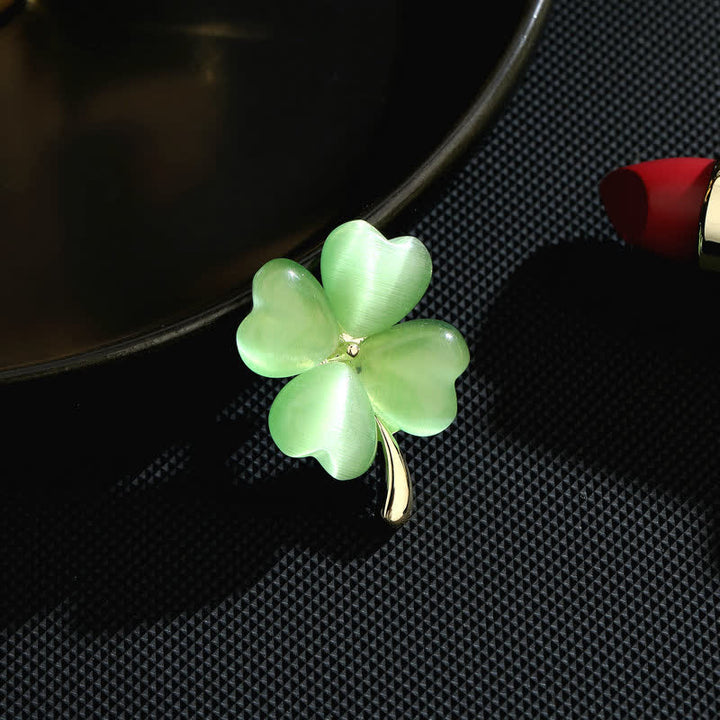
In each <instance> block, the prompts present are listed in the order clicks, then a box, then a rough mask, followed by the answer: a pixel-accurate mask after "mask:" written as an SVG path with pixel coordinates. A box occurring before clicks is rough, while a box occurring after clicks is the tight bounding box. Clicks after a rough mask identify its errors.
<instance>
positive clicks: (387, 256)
mask: <svg viewBox="0 0 720 720" xmlns="http://www.w3.org/2000/svg"><path fill="white" fill-rule="evenodd" d="M320 271H321V274H322V281H323V286H324V288H325V292H326V293H327V296H328V298H329V300H330V305H331V306H332V309H333V311H334V312H335V317H336V318H337V319H338V322H339V323H340V325H341V326H342V328H343V329H344V330H345V331H346V332H347V333H349V334H350V335H352V336H353V337H357V338H364V337H367V336H368V335H372V334H373V333H377V332H381V331H382V330H386V329H387V328H389V327H390V326H391V325H394V324H395V323H396V322H398V321H400V320H402V319H403V318H404V317H405V315H407V314H408V313H409V312H410V310H412V309H413V308H414V307H415V305H417V303H418V301H419V300H420V298H421V297H422V296H423V295H424V294H425V291H426V290H427V287H428V285H429V284H430V276H431V274H432V262H431V260H430V253H428V251H427V249H426V248H425V246H424V245H423V244H422V243H421V242H420V241H419V240H418V239H417V238H414V237H409V236H408V237H398V238H394V239H392V240H388V239H387V238H385V236H384V235H383V234H382V233H381V232H379V231H378V230H376V229H375V228H374V227H373V226H372V225H370V224H369V223H367V222H365V221H364V220H351V221H350V222H347V223H344V224H343V225H340V226H339V227H337V228H335V230H333V231H332V232H331V233H330V235H329V236H328V238H327V240H326V241H325V245H324V247H323V251H322V256H321V259H320Z"/></svg>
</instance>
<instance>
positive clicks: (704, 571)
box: [0, 0, 720, 720]
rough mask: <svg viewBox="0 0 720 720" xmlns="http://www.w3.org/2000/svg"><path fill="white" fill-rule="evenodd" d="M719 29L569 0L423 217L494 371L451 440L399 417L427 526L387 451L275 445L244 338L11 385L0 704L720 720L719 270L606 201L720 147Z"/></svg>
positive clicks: (8, 711) (695, 13)
mask: <svg viewBox="0 0 720 720" xmlns="http://www.w3.org/2000/svg"><path fill="white" fill-rule="evenodd" d="M719 24H720V4H714V3H691V2H684V1H683V2H676V1H675V0H672V1H671V0H658V1H657V2H655V3H653V4H652V9H651V11H649V10H648V7H647V4H646V3H644V2H640V0H608V1H607V2H601V3H598V2H591V1H590V0H582V1H575V2H571V0H555V4H554V6H553V8H552V10H551V14H550V17H549V19H548V21H547V25H546V27H545V31H544V34H543V37H542V39H541V42H540V44H539V46H538V48H537V51H536V53H535V55H534V57H533V60H532V62H531V63H530V65H529V67H528V69H527V72H526V73H525V75H524V79H523V82H522V83H521V85H520V86H519V88H518V90H517V92H516V93H515V94H514V95H513V97H512V99H511V100H510V102H509V103H508V104H507V106H506V107H505V109H504V112H503V114H502V116H501V117H500V118H499V119H498V121H497V122H496V124H495V125H494V126H493V128H492V130H491V131H490V132H489V133H488V134H487V135H486V136H484V137H483V139H482V141H481V142H480V143H479V144H478V146H477V147H476V148H475V149H474V151H473V153H472V155H471V156H470V157H469V158H468V159H467V162H466V163H465V164H464V166H463V167H462V168H460V170H459V171H458V172H457V174H456V175H455V176H454V177H453V179H452V181H451V183H450V184H449V186H447V187H446V188H445V189H444V192H443V193H442V195H441V196H440V198H439V200H438V201H437V202H436V204H435V205H434V206H432V207H430V208H428V209H427V210H423V213H422V214H420V213H418V214H416V215H415V216H414V217H413V218H411V220H410V221H409V222H408V223H407V226H406V227H405V230H407V231H409V232H414V233H415V234H417V235H418V236H419V237H421V238H422V239H423V240H424V241H425V242H426V243H427V245H428V246H429V248H430V250H431V252H432V254H433V259H434V262H435V273H434V279H433V283H432V285H431V288H430V290H429V292H428V293H427V295H426V297H425V298H424V300H423V301H422V303H421V305H420V306H419V307H418V309H417V310H416V311H415V313H414V314H415V315H416V316H426V317H427V316H436V317H439V318H442V319H444V320H447V321H448V322H451V323H453V324H454V325H456V326H457V327H458V328H460V329H461V330H462V331H463V333H464V334H465V335H466V337H467V340H468V344H469V346H470V348H471V353H472V357H473V361H472V364H471V367H470V369H469V371H468V372H467V373H466V374H465V375H464V376H463V377H462V378H461V380H460V381H459V383H458V391H459V407H460V412H459V416H458V420H457V422H456V423H455V424H454V425H453V426H452V428H451V429H450V430H448V431H447V432H445V433H444V434H442V435H440V436H437V437H433V438H412V437H403V438H402V439H401V444H402V447H403V448H404V450H405V452H406V455H407V457H408V460H409V462H410V464H411V467H412V470H413V475H414V478H415V484H416V493H417V511H416V514H415V516H414V518H413V519H412V521H411V522H410V523H409V524H408V525H407V526H405V527H404V528H402V529H400V530H399V531H397V532H390V531H388V530H386V529H385V528H384V527H382V526H381V525H379V524H378V523H377V521H376V520H375V519H374V517H373V513H374V511H375V507H376V504H377V502H378V501H379V486H381V485H382V479H381V473H382V468H381V464H380V463H378V464H377V466H376V468H375V469H374V470H372V471H371V473H370V474H369V475H368V477H366V478H363V479H360V480H358V481H353V482H349V483H337V482H334V481H331V480H329V479H327V478H326V477H325V476H323V474H322V473H321V472H319V471H318V470H317V467H316V465H314V464H313V462H309V461H308V462H305V461H290V460H287V459H285V458H283V457H282V456H281V455H280V454H279V453H278V452H277V451H276V450H275V449H274V447H273V446H272V444H271V442H270V440H269V438H268V436H267V433H266V430H265V424H264V423H265V414H266V411H267V408H268V406H269V404H270V402H271V400H272V398H273V396H274V394H275V392H276V391H277V389H278V387H279V383H278V382H276V381H264V380H262V379H259V378H256V377H252V376H250V374H249V373H248V372H246V371H244V370H243V368H242V367H241V366H240V364H239V361H238V359H237V356H236V354H235V350H234V339H233V328H232V327H229V326H227V327H226V326H222V327H218V328H216V329H215V330H214V331H213V332H211V333H209V334H208V335H207V336H203V337H199V338H197V339H194V340H193V341H191V342H186V343H184V344H182V345H180V346H178V347H175V348H172V349H171V350H170V351H162V352H161V353H159V354H157V355H154V356H151V357H150V358H145V359H143V360H142V362H138V361H129V362H127V363H125V364H121V365H119V366H114V367H113V369H109V370H103V371H102V372H93V373H88V374H87V375H85V376H83V377H82V378H76V379H73V380H72V381H70V380H65V381H63V382H58V381H45V382H43V383H41V384H39V385H38V386H36V387H35V388H34V389H33V390H32V391H31V390H30V389H28V388H27V387H20V386H18V387H10V388H5V389H4V390H3V393H2V402H3V404H4V408H5V410H4V412H5V413H6V416H7V417H11V418H13V422H12V427H11V428H7V429H6V431H5V434H4V448H3V454H2V455H3V456H2V458H0V472H1V473H2V477H3V483H2V486H0V487H1V489H0V494H1V496H2V497H1V498H0V499H1V502H0V588H2V590H1V594H0V621H1V623H0V680H1V682H0V717H2V718H26V717H27V718H30V717H32V718H43V719H45V718H112V717H137V718H144V717H149V718H168V719H170V718H172V719H173V720H175V719H178V718H241V717H242V718H245V717H247V718H318V719H320V720H329V719H330V718H383V719H385V718H413V719H417V718H468V719H473V720H475V719H478V718H513V719H519V718H527V719H528V720H537V718H593V719H598V718H618V719H623V720H625V719H627V718H653V719H659V718H663V719H670V718H672V719H675V720H680V719H683V720H686V719H687V718H717V717H719V716H720V632H719V631H720V627H719V626H718V625H719V624H718V620H719V617H718V615H719V611H718V608H719V607H720V546H719V543H718V531H719V529H720V526H719V522H720V515H719V510H720V504H719V497H718V492H719V491H718V477H719V476H720V451H718V447H717V440H716V433H717V428H718V426H720V393H719V392H718V389H717V386H716V382H715V381H716V378H717V367H718V362H719V361H720V341H719V340H718V336H717V333H715V332H713V328H712V326H711V325H710V324H709V323H708V321H707V320H703V317H702V316H703V315H706V313H705V308H710V307H712V306H713V304H717V303H719V302H720V285H718V282H717V278H716V277H708V276H702V277H700V276H699V275H698V273H696V272H693V271H692V270H689V269H685V268H680V267H679V266H670V265H666V264H664V263H662V262H659V261H653V260H651V259H649V258H646V257H643V256H640V255H637V254H634V253H631V252H628V251H627V250H626V249H624V248H622V247H621V246H620V245H619V244H618V243H617V242H616V240H615V237H614V234H613V232H612V229H611V228H610V226H609V224H608V222H607V220H606V218H605V217H604V214H603V212H602V208H601V206H600V203H599V200H598V196H597V182H598V180H599V179H600V177H601V176H602V175H603V174H604V173H605V172H607V171H608V170H609V169H611V168H613V167H615V166H617V165H621V164H626V163H629V162H634V161H637V160H641V159H650V158H652V157H658V156H664V155H674V154H698V155H708V156H713V155H715V153H716V152H717V150H718V147H717V128H718V125H717V122H716V120H715V118H714V113H713V112H712V111H711V108H712V103H713V102H715V101H717V100H718V93H719V92H720V63H717V62H716V61H717V55H716V52H717V48H716V42H715V36H714V34H713V33H712V32H708V29H709V28H713V27H717V26H718V25H719ZM463 71H465V70H463ZM699 310H701V311H702V312H699ZM707 312H710V311H707ZM706 317H707V315H706Z"/></svg>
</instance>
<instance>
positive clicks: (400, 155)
mask: <svg viewBox="0 0 720 720" xmlns="http://www.w3.org/2000/svg"><path fill="white" fill-rule="evenodd" d="M547 5H548V2H547V0H529V1H528V0H526V1H523V2H520V1H517V2H515V1H513V0H507V2H505V3H504V9H503V11H502V12H498V10H497V8H496V7H494V6H493V5H488V6H487V7H484V6H482V5H481V6H480V10H478V6H477V4H473V3H464V2H459V1H453V0H449V1H448V2H445V3H443V4H442V5H438V6H433V7H429V8H425V6H424V5H423V4H422V3H412V2H400V1H397V2H388V0H369V1H367V2H363V3H352V2H344V1H339V0H313V1H311V2H297V1H296V0H287V1H284V2H273V3H268V2H265V1H262V2H260V1H257V2H230V1H224V2H217V1H216V2H209V1H207V0H165V1H161V0H155V1H152V0H142V1H140V0H129V1H126V2H123V3H97V2H94V1H93V2H90V1H89V0H74V1H72V0H34V1H33V2H30V1H29V0H28V2H27V3H26V4H25V5H23V6H19V5H16V6H15V7H14V8H13V9H12V10H11V11H10V12H7V13H6V14H5V17H4V23H3V25H2V27H0V108H2V112H0V217H1V218H2V236H1V237H2V240H1V241H0V288H1V289H0V293H2V303H3V308H4V312H3V314H2V316H0V380H16V379H20V378H26V377H35V376H39V375H45V374H49V373H53V372H58V371H61V370H66V369H71V368H78V367H83V366H87V365H91V364H95V363H98V362H100V361H103V360H108V359H110V358H116V357H120V356H123V355H128V354H133V353H137V352H139V351H141V350H144V349H146V348H149V347H151V346H154V345H157V344H159V343H163V342H166V341H168V340H170V339H173V338H176V337H178V336H180V335H184V334H187V333H189V332H191V331H193V330H196V329H198V328H200V327H203V326H206V325H208V324H209V323H211V322H213V321H214V320H217V319H218V318H219V317H221V316H223V315H225V314H227V313H229V312H232V311H233V310H237V309H238V308H240V307H241V306H242V305H243V304H244V303H246V302H247V299H248V295H249V284H250V280H251V278H252V275H253V274H254V272H255V271H256V270H257V268H258V267H260V265H261V264H262V263H263V262H265V261H266V260H268V259H270V258H272V257H278V256H290V257H294V258H296V259H298V260H300V261H301V262H310V261H311V260H312V259H313V256H314V254H315V253H316V251H317V249H318V247H319V244H320V243H321V242H322V240H323V238H324V236H325V235H326V233H327V231H328V230H329V229H330V228H332V227H333V226H334V225H336V224H337V223H339V222H342V221H343V220H346V219H349V218H353V217H364V218H367V219H368V220H370V221H371V222H373V223H374V224H376V225H379V226H380V227H383V226H387V225H388V224H389V223H390V222H391V221H392V220H393V218H396V217H397V216H398V213H399V212H400V211H401V210H403V209H405V208H407V207H408V206H409V204H410V203H411V202H413V201H414V200H415V199H416V198H417V197H418V196H419V195H420V193H421V192H423V191H424V190H425V189H426V188H427V187H428V186H429V185H430V184H431V183H432V182H433V181H434V180H436V179H437V178H438V177H440V176H441V175H442V174H443V173H444V172H445V171H446V170H447V169H448V167H450V165H451V164H452V162H453V161H454V160H455V159H456V158H457V157H458V156H460V155H461V153H463V151H465V150H466V149H467V147H468V145H469V143H470V142H471V141H472V140H473V139H474V138H475V137H477V136H478V134H479V133H480V132H481V131H482V130H483V129H484V128H485V127H487V125H488V123H489V121H490V119H491V118H492V117H494V115H495V113H496V111H497V109H498V108H499V106H500V104H501V101H502V100H504V99H505V97H506V96H507V93H508V91H509V90H510V88H511V87H512V86H513V84H514V82H515V81H516V79H517V78H518V75H519V73H520V71H521V69H522V67H523V66H524V63H525V61H526V60H527V58H528V56H529V53H530V50H531V48H532V46H533V44H534V41H535V39H536V38H537V36H538V33H539V29H540V27H541V25H542V19H543V17H544V15H545V14H546V10H547ZM478 12H480V13H484V15H485V16H484V17H483V18H481V20H480V21H478V19H477V13H478Z"/></svg>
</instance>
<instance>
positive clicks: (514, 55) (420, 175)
mask: <svg viewBox="0 0 720 720" xmlns="http://www.w3.org/2000/svg"><path fill="white" fill-rule="evenodd" d="M550 5H551V0H528V2H527V3H526V7H525V11H524V13H523V16H522V19H521V21H520V23H519V24H518V26H517V28H516V29H515V32H514V33H513V36H512V38H511V40H510V42H509V44H508V46H507V47H506V48H505V51H504V52H503V54H502V55H501V57H500V60H499V61H498V62H497V63H496V65H495V67H494V68H493V70H492V72H491V73H490V75H489V77H488V79H487V81H486V82H485V84H484V85H483V87H482V88H481V90H480V91H479V92H478V94H477V95H476V96H475V98H474V100H473V101H472V103H471V104H470V106H469V107H468V108H467V110H466V111H465V112H464V113H463V114H462V115H461V116H460V118H459V119H458V120H457V122H456V123H455V125H454V126H453V127H452V128H451V130H450V131H449V132H448V133H446V134H445V136H444V137H443V138H442V140H441V141H440V143H439V144H438V145H437V146H436V147H435V149H434V150H433V151H432V152H430V154H429V155H427V156H426V157H425V159H424V160H423V162H422V163H421V164H420V165H419V166H418V167H416V168H415V169H414V170H413V171H412V173H411V174H410V175H409V176H408V177H407V178H405V180H403V181H402V182H401V183H399V184H398V185H396V186H395V187H394V188H393V189H392V190H391V191H390V193H388V194H387V195H386V196H385V197H384V198H383V199H382V200H380V201H379V202H377V203H376V204H374V205H372V206H371V207H370V208H369V209H368V210H367V211H366V212H364V213H360V214H359V215H358V217H361V218H363V219H364V220H367V221H368V222H369V223H371V224H372V225H376V226H378V227H383V226H385V225H387V224H389V223H390V222H392V221H394V220H397V218H398V217H399V216H400V215H401V214H402V213H403V212H404V211H406V210H407V209H408V208H409V207H410V206H411V205H412V204H413V203H414V202H415V201H417V200H418V199H419V198H420V196H421V195H423V194H425V193H426V192H427V191H428V190H429V189H430V187H431V186H433V185H435V183H437V182H438V181H439V180H440V178H441V177H443V176H445V175H447V174H448V172H449V171H450V170H451V169H452V167H454V166H455V165H456V163H457V162H458V161H459V160H460V159H461V158H462V157H463V156H464V155H465V153H466V151H467V150H468V149H469V147H470V145H471V144H472V142H473V141H474V140H475V139H477V138H478V137H479V136H480V134H481V132H483V131H485V130H487V129H488V127H489V125H490V124H491V123H492V121H493V120H494V119H495V118H496V117H497V115H498V114H499V111H500V109H501V107H502V106H503V105H504V103H505V102H506V101H507V100H508V99H509V97H510V95H511V91H512V90H513V89H514V88H515V87H516V85H517V81H518V80H519V78H520V75H521V74H522V72H523V71H524V70H525V68H526V66H527V64H528V61H529V59H530V57H531V55H532V53H533V51H534V49H535V46H536V42H537V40H538V38H539V36H540V33H541V31H542V28H543V27H544V24H545V19H546V17H547V14H548V10H549V8H550ZM321 247H322V243H318V244H316V245H315V246H314V247H313V248H312V249H310V250H308V251H306V252H305V253H303V254H300V255H299V256H298V257H296V259H297V261H298V262H300V263H301V264H304V265H311V264H313V263H314V262H315V261H316V260H317V258H318V256H319V254H320V249H321ZM251 295H252V287H251V284H250V283H246V284H245V286H244V287H243V288H242V289H241V290H240V291H238V292H237V293H236V294H234V295H233V296H231V297H230V298H228V299H226V300H224V301H221V302H219V303H216V304H214V305H212V306H210V307H208V308H206V309H204V310H202V311H200V312H198V313H196V314H194V315H190V316H188V317H185V318H183V319H181V320H177V321H175V322H172V323H168V324H166V325H162V326H160V327H159V328H155V329H153V330H148V331H146V332H141V333H139V334H137V335H133V336H132V337H129V338H127V339H125V340H121V341H118V342H114V343H110V344H108V345H103V346H100V347H97V348H93V349H92V350H88V351H85V352H81V353H76V354H74V355H68V356H67V357H64V358H58V359H55V360H47V361H43V362H39V363H34V364H32V365H21V366H19V367H16V368H7V369H5V370H0V383H1V384H7V383H12V382H16V381H20V380H32V379H35V378H45V377H49V376H53V375H60V374H64V373H69V372H71V371H76V370H81V369H89V368H92V367H96V366H99V365H104V364H106V363H110V362H112V361H115V360H119V359H122V358H128V357H132V356H136V355H140V354H143V353H146V352H148V351H150V350H153V349H156V348H160V347H162V346H165V345H167V344H169V343H171V342H173V341H176V340H180V339H182V338H185V337H187V336H190V335H192V334H194V333H196V332H198V331H200V330H203V329H207V328H208V327H209V326H211V325H213V324H214V323H215V322H217V321H219V320H221V319H223V318H225V317H227V316H229V315H231V314H232V313H236V312H239V311H240V310H241V309H243V307H245V306H247V305H248V302H249V300H250V299H251Z"/></svg>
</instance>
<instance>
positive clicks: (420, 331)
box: [237, 220, 470, 524]
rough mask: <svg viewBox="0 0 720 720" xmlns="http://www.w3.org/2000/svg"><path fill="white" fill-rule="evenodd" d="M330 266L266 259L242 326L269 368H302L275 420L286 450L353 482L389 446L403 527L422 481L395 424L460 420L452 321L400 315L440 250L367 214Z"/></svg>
mask: <svg viewBox="0 0 720 720" xmlns="http://www.w3.org/2000/svg"><path fill="white" fill-rule="evenodd" d="M320 274H321V277H322V281H323V285H324V287H323V285H320V283H319V282H318V281H317V280H316V279H315V277H314V276H313V274H312V273H311V272H310V271H309V270H308V269H306V268H305V267H304V266H302V265H300V264H298V263H296V262H294V261H292V260H287V259H284V258H279V259H275V260H270V261H269V262H267V263H265V265H263V266H262V267H261V268H260V270H258V272H257V273H256V275H255V277H254V279H253V285H252V297H253V309H252V311H251V312H250V314H249V315H248V316H247V317H246V318H245V319H244V320H243V321H242V323H241V324H240V327H239V328H238V330H237V346H238V350H239V352H240V356H241V357H242V359H243V361H244V362H245V364H246V365H247V366H248V367H249V368H250V369H251V370H253V371H254V372H256V373H258V374H260V375H264V376H265V377H272V378H283V377H292V376H294V375H297V377H295V378H293V379H292V380H290V382H288V383H287V384H286V385H285V386H284V387H283V388H282V390H281V391H280V392H279V393H278V395H277V397H276V398H275V400H274V402H273V404H272V406H271V407H270V414H269V417H268V425H269V428H270V434H271V436H272V438H273V440H274V441H275V443H276V445H277V446H278V447H279V448H280V450H282V452H284V453H285V454H286V455H289V456H291V457H308V456H314V457H315V458H316V459H317V460H318V461H319V462H320V464H321V465H322V467H323V468H324V469H325V470H326V471H327V472H328V473H329V474H330V475H332V476H333V477H334V478H337V479H338V480H349V479H351V478H356V477H358V476H359V475H362V474H363V473H364V472H366V471H367V470H368V468H369V467H370V465H371V464H372V462H373V460H374V458H375V454H376V451H377V444H378V442H380V443H381V444H382V447H383V451H384V455H385V464H386V476H387V485H388V490H387V496H386V500H385V504H384V507H383V510H382V515H383V517H384V518H385V520H387V521H388V522H390V523H392V524H400V523H402V522H404V521H405V520H407V518H408V517H409V515H410V512H411V507H412V488H411V484H410V477H409V474H408V471H407V465H406V463H405V460H404V458H403V455H402V453H401V452H400V450H399V448H398V445H397V443H396V441H395V438H394V433H396V432H397V431H398V430H402V431H403V432H406V433H409V434H411V435H420V436H427V435H434V434H436V433H439V432H441V431H443V430H445V428H447V427H448V425H450V423H451V422H452V421H453V420H454V419H455V416H456V414H457V398H456V396H455V380H456V379H457V377H458V376H459V375H460V374H461V373H462V372H464V371H465V369H466V368H467V366H468V363H469V360H470V354H469V352H468V348H467V345H466V343H465V340H464V339H463V337H462V335H461V334H460V333H459V332H458V331H457V330H456V329H455V328H454V327H453V326H452V325H448V324H447V323H445V322H442V321H440V320H408V321H405V322H400V321H401V320H402V319H403V318H404V317H405V315H407V313H408V312H410V310H412V309H413V308H414V307H415V305H416V304H417V303H418V301H419V300H420V298H422V296H423V295H424V294H425V291H426V290H427V288H428V285H429V284H430V276H431V274H432V263H431V261H430V254H429V253H428V251H427V249H426V248H425V246H424V245H423V244H422V243H421V242H420V241H419V240H418V239H417V238H414V237H409V236H407V237H398V238H394V239H387V238H385V237H384V236H383V235H382V233H380V232H379V231H378V230H376V229H375V228H374V227H373V226H372V225H370V224H369V223H367V222H365V221H364V220H352V221H350V222H346V223H344V224H343V225H340V226H339V227H337V228H336V229H335V230H333V231H332V232H331V233H330V235H329V236H328V238H327V240H326V241H325V244H324V246H323V249H322V255H321V258H320Z"/></svg>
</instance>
